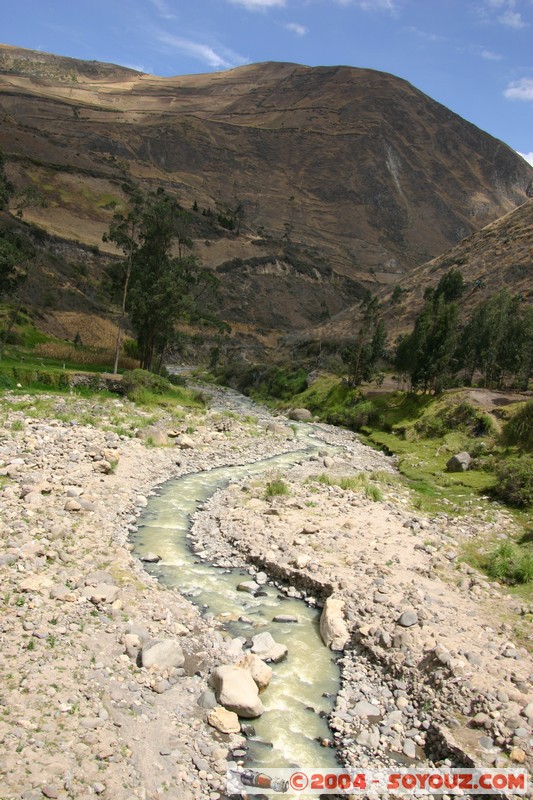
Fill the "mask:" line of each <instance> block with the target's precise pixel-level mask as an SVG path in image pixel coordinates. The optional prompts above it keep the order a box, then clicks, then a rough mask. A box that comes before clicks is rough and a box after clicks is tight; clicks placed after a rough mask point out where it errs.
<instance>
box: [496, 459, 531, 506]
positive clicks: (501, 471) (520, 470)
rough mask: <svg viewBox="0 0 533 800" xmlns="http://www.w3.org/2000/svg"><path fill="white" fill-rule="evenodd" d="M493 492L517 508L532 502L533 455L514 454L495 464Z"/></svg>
mask: <svg viewBox="0 0 533 800" xmlns="http://www.w3.org/2000/svg"><path fill="white" fill-rule="evenodd" d="M496 477H497V479H498V485H497V486H496V488H495V490H494V491H495V494H496V496H497V497H499V498H500V499H501V500H503V501H504V502H505V503H508V504H509V505H511V506H516V507H518V508H520V507H522V506H530V505H531V504H533V457H532V456H521V457H518V456H515V457H513V458H508V459H506V460H504V461H500V462H499V463H498V464H497V465H496Z"/></svg>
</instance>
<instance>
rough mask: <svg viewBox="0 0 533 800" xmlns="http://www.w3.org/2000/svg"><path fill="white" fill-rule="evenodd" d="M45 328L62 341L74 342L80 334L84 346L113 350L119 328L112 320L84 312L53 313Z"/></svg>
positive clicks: (48, 318)
mask: <svg viewBox="0 0 533 800" xmlns="http://www.w3.org/2000/svg"><path fill="white" fill-rule="evenodd" d="M43 328H44V329H45V330H46V332H47V333H50V334H52V335H53V336H58V337H59V338H60V339H70V340H71V341H74V339H75V338H76V334H77V333H79V335H80V337H81V341H82V344H83V345H86V346H87V347H103V348H108V349H110V350H111V349H113V348H114V347H115V342H116V339H117V326H116V325H115V323H114V322H112V321H111V320H110V319H105V318H102V317H99V316H97V315H96V314H88V313H86V312H82V311H51V312H49V313H48V315H47V320H46V323H45V325H44V326H43Z"/></svg>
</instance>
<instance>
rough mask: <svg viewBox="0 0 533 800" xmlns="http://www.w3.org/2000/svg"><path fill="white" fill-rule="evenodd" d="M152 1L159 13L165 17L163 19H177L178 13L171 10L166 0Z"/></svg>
mask: <svg viewBox="0 0 533 800" xmlns="http://www.w3.org/2000/svg"><path fill="white" fill-rule="evenodd" d="M150 2H151V3H152V5H153V6H155V8H156V9H157V11H158V12H159V15H160V16H161V17H163V19H176V15H175V14H173V13H172V12H171V11H170V9H169V7H168V6H167V4H166V2H165V0H150Z"/></svg>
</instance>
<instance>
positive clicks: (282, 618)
mask: <svg viewBox="0 0 533 800" xmlns="http://www.w3.org/2000/svg"><path fill="white" fill-rule="evenodd" d="M272 622H282V623H289V622H298V617H295V616H293V615H292V614H276V616H275V617H273V618H272Z"/></svg>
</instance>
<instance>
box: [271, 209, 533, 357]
mask: <svg viewBox="0 0 533 800" xmlns="http://www.w3.org/2000/svg"><path fill="white" fill-rule="evenodd" d="M451 269H454V270H459V271H460V272H461V274H462V275H463V278H464V281H465V284H466V291H465V294H464V296H463V297H462V298H461V308H462V312H463V314H464V315H465V316H468V315H469V314H470V312H471V311H472V309H473V308H474V307H475V306H477V305H479V304H481V303H482V302H483V301H484V300H486V299H487V298H488V297H490V296H491V295H493V294H496V293H497V292H499V291H500V290H501V289H508V290H509V292H511V293H512V294H516V295H519V296H520V298H521V299H522V301H523V302H524V303H526V304H529V305H531V304H533V198H532V199H530V200H527V201H526V202H525V203H524V204H523V205H521V206H519V207H518V208H516V209H515V210H514V211H511V212H509V213H508V214H505V215H504V216H503V217H501V218H500V219H497V220H496V221H495V222H492V223H490V224H489V225H487V226H485V227H484V228H482V229H481V230H480V231H477V232H476V233H473V234H471V235H470V236H467V237H466V238H465V239H464V240H463V241H462V242H460V243H459V244H458V245H456V246H455V247H453V248H451V249H450V250H448V251H447V252H446V253H444V254H443V255H441V256H438V257H437V258H434V259H432V260H431V261H429V262H427V263H426V264H421V265H420V266H418V267H415V268H414V269H412V270H411V271H410V272H409V274H407V275H405V276H404V278H403V279H402V281H401V283H399V284H397V288H396V289H395V291H393V290H392V289H391V288H390V287H382V288H381V290H380V291H379V294H378V296H379V301H380V308H381V313H382V315H383V317H384V319H385V320H386V324H387V329H388V332H389V338H390V340H391V341H393V340H394V339H395V338H396V337H397V336H398V335H400V334H403V333H408V332H409V331H410V330H411V329H412V327H413V323H414V321H415V319H416V317H417V315H418V314H419V312H420V311H421V309H422V306H423V304H424V292H425V290H426V289H427V288H429V287H436V286H437V284H438V282H439V280H440V279H441V278H442V277H443V275H445V274H446V273H447V272H448V271H449V270H451ZM361 318H362V309H361V308H360V306H359V304H354V305H353V306H350V307H349V308H347V309H344V310H343V311H342V312H340V313H339V314H337V315H335V316H334V317H333V318H332V319H331V320H329V321H327V322H325V323H323V324H321V325H319V326H314V327H313V328H310V329H308V330H307V331H302V332H301V333H300V334H298V335H295V336H292V337H290V339H289V340H288V342H287V343H288V344H290V345H291V346H293V347H294V346H295V345H302V344H303V343H305V342H309V341H322V342H324V341H328V340H329V341H331V342H336V341H339V340H342V339H346V338H349V337H350V336H353V335H354V333H355V332H356V331H357V330H358V329H359V326H360V323H361Z"/></svg>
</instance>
